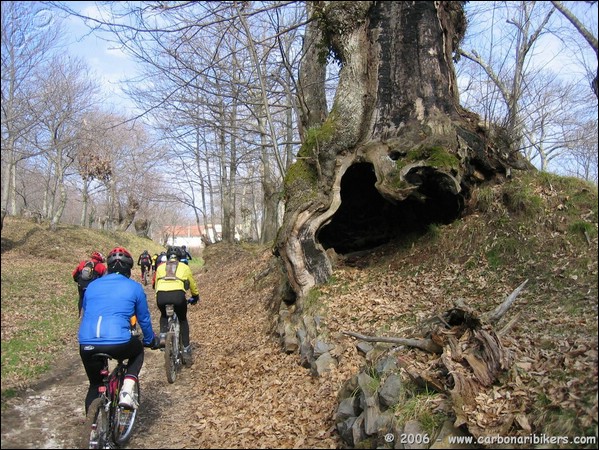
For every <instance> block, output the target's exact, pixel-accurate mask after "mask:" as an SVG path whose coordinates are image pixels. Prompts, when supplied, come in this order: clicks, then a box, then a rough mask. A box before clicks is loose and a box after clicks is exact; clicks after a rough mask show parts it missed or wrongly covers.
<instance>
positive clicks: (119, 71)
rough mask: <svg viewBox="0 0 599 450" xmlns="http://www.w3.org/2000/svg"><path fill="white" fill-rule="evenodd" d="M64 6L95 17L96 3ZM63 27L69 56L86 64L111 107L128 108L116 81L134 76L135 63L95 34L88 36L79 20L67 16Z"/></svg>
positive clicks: (73, 3) (77, 3)
mask: <svg viewBox="0 0 599 450" xmlns="http://www.w3.org/2000/svg"><path fill="white" fill-rule="evenodd" d="M67 6H68V7H69V8H71V9H73V10H75V11H78V12H80V13H81V14H83V15H87V16H91V17H94V16H96V15H97V14H96V11H97V7H96V2H93V1H87V2H81V1H78V2H77V1H76V2H68V4H67ZM64 25H65V27H66V30H67V33H68V34H67V36H66V37H65V38H66V41H67V45H68V52H69V54H70V55H72V56H74V57H78V58H81V59H82V60H84V61H85V62H86V63H87V65H88V67H89V68H90V70H91V72H92V74H93V75H95V76H97V81H98V83H99V84H100V85H101V87H102V90H103V92H104V94H105V95H106V97H107V98H108V101H109V102H110V103H111V104H113V105H115V106H117V107H122V106H124V105H130V103H129V102H128V101H127V98H126V95H125V94H124V93H123V92H122V90H121V87H120V81H122V80H125V79H127V78H130V77H132V76H133V75H134V74H135V63H134V62H132V61H131V59H130V58H129V57H128V56H127V55H126V54H125V53H123V52H122V51H121V50H119V49H118V48H116V47H115V44H114V43H110V42H107V41H105V40H102V39H101V37H100V36H98V33H97V32H94V33H90V31H89V28H88V27H87V26H86V25H85V24H84V23H83V20H82V19H80V18H77V17H68V18H67V19H66V20H65V24H64Z"/></svg>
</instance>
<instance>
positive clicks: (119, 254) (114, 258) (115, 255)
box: [107, 247, 133, 268]
mask: <svg viewBox="0 0 599 450" xmlns="http://www.w3.org/2000/svg"><path fill="white" fill-rule="evenodd" d="M107 261H108V266H109V267H112V266H114V265H115V264H116V263H117V262H118V263H120V264H121V265H123V266H126V267H129V268H132V267H133V257H132V256H131V253H129V252H128V251H127V250H126V249H124V248H123V247H116V248H113V249H112V250H110V253H109V254H108V260H107Z"/></svg>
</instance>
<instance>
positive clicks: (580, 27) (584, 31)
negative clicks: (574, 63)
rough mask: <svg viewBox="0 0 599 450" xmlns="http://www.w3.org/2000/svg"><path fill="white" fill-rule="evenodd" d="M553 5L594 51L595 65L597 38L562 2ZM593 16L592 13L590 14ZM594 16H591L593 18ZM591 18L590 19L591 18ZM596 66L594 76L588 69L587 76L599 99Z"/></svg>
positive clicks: (597, 46) (598, 47)
mask: <svg viewBox="0 0 599 450" xmlns="http://www.w3.org/2000/svg"><path fill="white" fill-rule="evenodd" d="M551 3H552V4H553V6H555V8H556V9H557V10H558V11H559V12H560V13H562V14H563V15H564V17H565V18H566V19H568V21H569V22H570V23H571V24H572V26H573V27H574V28H575V29H576V31H577V32H578V33H580V35H581V36H582V37H583V38H584V39H585V40H586V42H587V43H588V44H589V45H590V46H591V48H592V49H593V50H594V51H595V63H597V59H599V45H598V44H597V36H593V33H592V32H591V30H589V29H588V28H587V27H586V26H585V25H584V24H583V23H582V21H581V20H579V19H578V17H576V15H575V14H574V13H573V12H572V11H570V9H568V7H567V6H566V5H565V4H564V3H562V2H558V1H552V2H551ZM588 3H596V2H588ZM591 14H593V13H591ZM594 15H595V14H593V16H594ZM593 16H591V17H593ZM595 19H596V18H595ZM597 70H598V69H597V65H596V64H595V70H594V74H593V71H592V70H591V69H590V68H589V75H590V76H591V77H590V78H591V79H592V81H591V83H590V84H591V88H592V89H593V92H594V93H595V97H599V86H598V83H599V82H598V80H597Z"/></svg>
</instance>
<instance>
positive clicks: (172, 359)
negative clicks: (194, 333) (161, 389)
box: [164, 331, 177, 383]
mask: <svg viewBox="0 0 599 450" xmlns="http://www.w3.org/2000/svg"><path fill="white" fill-rule="evenodd" d="M176 339H177V337H176V336H175V333H174V332H172V331H169V332H168V333H166V343H165V345H164V367H165V368H166V379H167V380H168V382H169V383H174V382H175V380H176V379H177V344H176V341H175V340H176Z"/></svg>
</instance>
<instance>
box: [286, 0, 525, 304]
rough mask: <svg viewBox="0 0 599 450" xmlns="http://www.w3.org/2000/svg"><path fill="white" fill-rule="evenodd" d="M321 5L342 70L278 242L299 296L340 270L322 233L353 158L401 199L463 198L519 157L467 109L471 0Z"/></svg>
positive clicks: (295, 175) (294, 183) (289, 199)
mask: <svg viewBox="0 0 599 450" xmlns="http://www.w3.org/2000/svg"><path fill="white" fill-rule="evenodd" d="M313 6H314V9H313V12H314V14H313V16H312V17H313V18H315V20H318V21H319V22H318V23H319V30H320V32H322V35H323V36H324V39H326V40H327V42H325V44H327V45H328V47H329V50H330V52H331V54H332V55H333V56H334V57H335V58H336V59H337V61H338V62H339V63H340V65H341V70H340V78H339V84H338V87H337V91H336V94H335V100H334V104H333V107H332V108H331V112H330V113H329V114H328V116H327V117H326V119H325V120H324V122H323V123H322V125H321V126H320V127H318V128H312V129H311V130H308V131H307V132H306V136H305V140H304V143H303V145H302V148H301V150H300V152H299V155H298V160H297V162H296V163H295V164H294V165H293V166H292V167H291V168H290V170H289V172H288V174H287V177H286V185H285V192H286V207H287V208H286V213H285V217H284V221H283V225H282V229H281V230H280V233H279V238H278V240H277V243H276V250H277V252H278V254H279V255H280V257H281V259H282V261H283V262H284V266H285V269H286V275H287V278H288V281H289V285H290V286H291V288H292V290H293V291H294V292H295V295H296V297H297V298H299V299H301V298H303V297H304V296H305V295H306V294H307V293H308V291H309V290H310V288H311V287H313V286H314V285H316V284H321V283H323V282H325V281H327V280H328V278H329V276H330V274H331V272H332V267H331V263H330V261H329V258H328V256H327V254H326V252H325V249H324V247H323V246H322V245H321V244H320V243H319V242H318V239H317V235H318V232H319V230H320V229H321V228H322V227H324V226H326V225H327V224H328V223H329V222H330V221H331V218H332V216H333V215H334V214H335V212H336V211H337V210H338V208H339V207H340V205H341V195H340V184H341V179H342V177H343V175H344V174H345V172H346V170H347V169H348V168H349V167H350V166H352V165H353V164H357V163H364V162H366V163H370V164H372V165H373V168H374V172H375V175H376V183H375V187H376V189H377V191H378V192H379V193H380V194H381V195H382V196H383V197H384V198H385V199H386V200H388V201H390V202H392V203H397V202H402V201H404V200H406V199H409V198H412V199H414V200H415V201H420V202H425V201H426V199H427V197H428V196H430V195H432V194H433V193H436V194H439V193H442V195H443V198H451V199H454V198H455V200H456V202H458V204H461V205H463V204H464V200H465V199H466V198H467V197H468V193H469V190H470V186H471V185H473V184H474V183H478V182H481V181H484V180H488V179H491V178H495V177H501V176H505V175H506V174H507V173H509V167H510V166H513V167H517V166H518V165H519V164H520V165H521V164H522V163H521V162H520V161H508V160H507V156H504V155H507V154H508V152H507V151H506V150H507V149H505V148H503V149H502V148H500V147H498V146H497V145H495V144H494V143H493V142H492V137H491V136H490V135H489V133H488V131H487V130H484V129H483V128H482V127H481V126H480V125H479V121H478V117H477V116H476V115H474V114H472V113H470V112H468V111H465V110H464V109H463V108H461V107H460V105H459V98H458V89H457V85H456V75H455V71H454V67H453V61H452V57H453V51H454V49H455V48H456V47H457V45H458V42H459V41H460V39H461V38H462V36H463V34H464V32H465V26H466V20H465V15H464V11H463V2H432V1H431V2H411V1H410V2H401V1H398V2H314V5H313ZM308 30H309V28H308ZM308 38H309V36H308V37H307V39H308ZM311 63H312V64H315V62H314V61H311ZM305 67H308V68H310V67H311V68H312V69H313V66H311V65H310V64H309V63H308V62H306V63H305ZM306 88H307V87H306V86H304V89H306Z"/></svg>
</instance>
